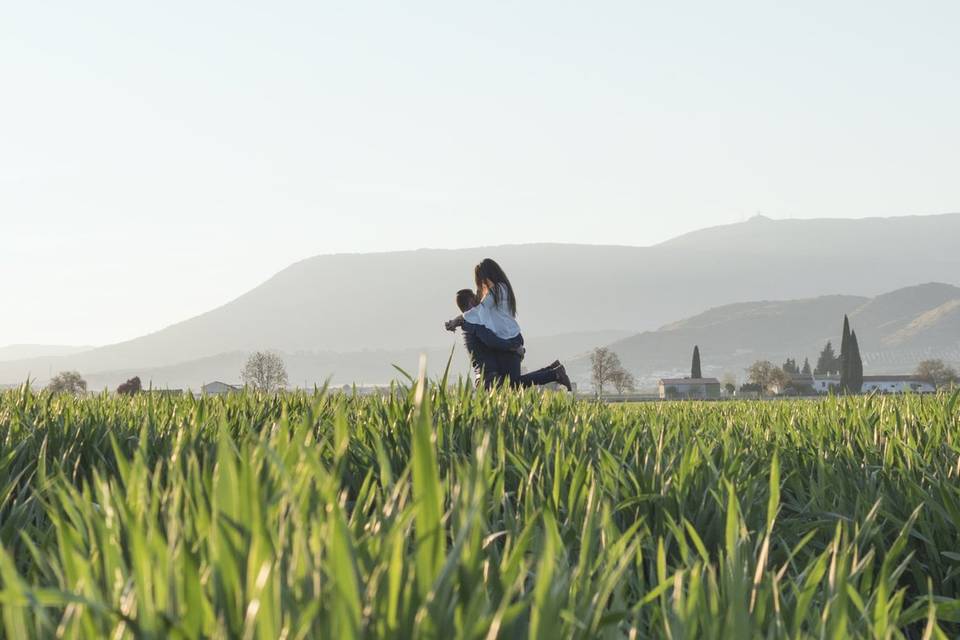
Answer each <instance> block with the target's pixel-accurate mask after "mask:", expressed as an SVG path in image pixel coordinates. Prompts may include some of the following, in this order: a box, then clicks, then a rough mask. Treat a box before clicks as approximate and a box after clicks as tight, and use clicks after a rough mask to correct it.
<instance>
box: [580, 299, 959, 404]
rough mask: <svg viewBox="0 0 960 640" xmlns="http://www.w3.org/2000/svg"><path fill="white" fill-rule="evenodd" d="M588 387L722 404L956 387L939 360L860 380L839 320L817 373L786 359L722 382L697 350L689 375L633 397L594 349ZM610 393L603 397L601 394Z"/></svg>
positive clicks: (621, 374)
mask: <svg viewBox="0 0 960 640" xmlns="http://www.w3.org/2000/svg"><path fill="white" fill-rule="evenodd" d="M591 368H592V372H591V381H592V383H593V388H594V395H597V396H599V397H605V398H608V399H610V400H614V401H615V400H617V399H623V400H644V399H648V400H649V399H659V400H685V399H690V400H719V399H723V398H744V399H746V398H755V399H758V398H764V397H815V396H822V395H829V394H836V393H845V394H857V393H860V394H870V393H873V394H897V393H919V394H929V393H935V392H936V391H937V390H938V389H939V388H942V387H954V386H956V385H957V384H958V380H960V378H958V374H957V372H956V371H955V370H954V369H953V368H952V367H950V366H947V365H946V364H944V363H943V361H941V360H924V361H922V362H920V363H919V365H918V366H917V369H916V371H915V372H913V373H909V374H906V373H905V374H883V375H864V372H863V360H862V358H861V356H860V346H859V341H858V340H857V335H856V332H855V331H853V330H851V328H850V321H849V319H848V318H847V317H846V316H844V319H843V333H842V338H841V347H840V354H839V355H836V354H835V352H834V349H833V344H832V342H830V341H828V342H827V343H826V345H825V346H824V348H823V350H822V351H821V352H820V356H819V358H818V360H817V365H816V367H811V366H810V361H809V360H808V359H804V363H803V366H802V367H801V366H799V365H798V364H797V362H796V360H794V359H792V358H788V359H787V360H786V362H784V363H783V364H782V365H780V366H777V365H775V364H773V363H772V362H770V361H768V360H758V361H757V362H754V363H753V364H752V365H751V366H750V367H749V368H748V369H747V370H746V377H747V381H746V382H744V383H743V384H741V385H739V386H738V385H737V384H736V378H735V377H734V376H732V375H729V376H725V379H723V380H721V379H718V378H715V377H704V376H703V375H702V373H701V361H700V348H699V346H697V345H695V346H694V347H693V356H692V361H691V368H690V375H689V376H686V377H682V378H677V377H673V378H660V379H659V380H658V382H657V389H656V393H655V394H652V395H651V394H642V393H636V384H635V382H634V380H633V377H632V375H631V374H630V373H629V372H627V371H625V370H624V369H623V367H622V366H621V364H620V361H619V358H618V357H617V355H616V354H615V353H613V352H612V351H611V350H610V349H607V348H605V347H599V348H597V349H595V350H594V352H593V354H592V355H591ZM610 387H612V388H613V390H614V391H615V393H613V394H607V393H605V392H604V391H605V389H609V388H610Z"/></svg>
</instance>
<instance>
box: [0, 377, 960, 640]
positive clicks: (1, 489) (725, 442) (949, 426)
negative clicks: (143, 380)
mask: <svg viewBox="0 0 960 640" xmlns="http://www.w3.org/2000/svg"><path fill="white" fill-rule="evenodd" d="M0 443H2V444H0V542H2V545H3V549H2V551H0V606H2V629H3V634H4V635H5V637H8V638H29V637H65V638H94V637H97V638H99V637H103V638H128V637H129V638H168V637H169V638H201V637H222V638H269V639H275V638H314V637H329V638H360V637H384V638H386V637H390V638H404V637H427V638H430V637H435V638H449V637H465V638H478V639H482V638H495V637H511V638H512V637H535V638H550V639H551V640H554V639H557V638H567V637H572V638H598V637H600V638H621V637H669V638H750V637H770V638H780V637H784V638H800V637H810V638H823V637H830V638H842V637H851V636H860V637H878V638H903V637H906V638H921V637H924V638H943V637H948V635H953V636H956V634H957V633H958V632H960V600H958V598H960V542H958V541H960V533H958V531H960V407H958V396H957V395H954V396H952V397H947V396H940V397H937V398H919V397H902V398H893V397H886V398H879V397H876V398H874V397H868V398H851V399H837V400H828V401H823V402H803V401H801V402H784V403H750V402H744V403H713V404H698V403H676V404H645V405H640V406H604V405H597V404H592V403H586V402H574V401H570V400H568V399H567V398H565V397H563V396H560V395H551V394H547V395H538V394H536V393H526V394H523V393H516V392H508V391H500V392H497V393H492V394H486V393H476V392H474V391H473V390H472V389H470V388H469V387H467V386H465V385H460V386H457V387H453V388H448V387H446V386H445V385H426V384H421V385H420V386H419V387H416V386H414V387H412V388H403V387H399V388H397V393H395V394H393V395H389V396H384V397H371V398H356V397H350V396H345V395H339V394H338V395H328V394H322V393H320V394H316V395H307V394H304V393H291V394H284V395H276V396H266V395H254V394H241V395H235V396H230V397H226V398H196V399H195V398H190V397H181V398H173V397H157V396H150V395H147V394H143V395H140V396H137V397H134V398H132V399H127V398H117V397H109V396H106V395H104V396H98V397H94V398H86V399H75V398H72V397H69V396H56V397H54V396H50V395H48V394H46V393H35V392H32V391H30V390H29V389H27V388H24V389H21V390H19V391H16V392H7V393H5V394H3V395H2V396H0Z"/></svg>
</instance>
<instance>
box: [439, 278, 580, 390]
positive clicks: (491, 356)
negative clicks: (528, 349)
mask: <svg viewBox="0 0 960 640" xmlns="http://www.w3.org/2000/svg"><path fill="white" fill-rule="evenodd" d="M456 300H457V307H458V308H459V309H460V311H461V312H467V311H469V310H470V309H472V308H473V307H475V306H477V296H476V294H475V293H474V292H473V291H472V290H470V289H461V290H460V291H457V297H456ZM458 326H459V327H460V329H461V330H463V342H464V345H465V346H466V347H467V352H468V353H469V354H470V362H471V364H472V365H473V369H474V371H476V375H477V384H478V385H479V384H480V383H481V381H482V383H483V386H484V387H485V388H487V389H489V388H490V387H491V386H493V385H494V384H495V383H497V382H503V381H504V380H506V379H507V372H508V371H509V365H507V363H506V362H505V360H506V358H507V357H512V358H515V357H516V353H517V352H519V353H520V356H521V357H523V353H524V348H523V347H522V346H520V347H517V346H516V345H515V344H513V343H512V342H511V341H510V340H504V339H503V338H501V337H499V336H497V334H495V333H494V332H493V331H491V330H490V329H488V328H486V327H485V326H483V325H480V324H473V323H470V322H467V321H465V320H463V317H462V316H461V317H460V318H459V319H458V320H457V322H454V323H448V324H447V329H449V330H450V331H454V330H456V327H458ZM510 382H511V383H512V384H515V385H519V386H521V387H532V386H539V385H545V384H550V383H551V382H557V383H559V384H561V385H563V386H564V387H566V388H567V391H572V390H573V385H571V384H570V377H569V376H568V375H567V370H566V369H565V368H564V366H563V365H562V364H560V361H559V360H555V361H554V362H553V363H552V364H550V365H549V366H547V367H544V368H543V369H537V370H536V371H531V372H530V373H525V374H523V375H521V376H520V378H519V379H518V380H510Z"/></svg>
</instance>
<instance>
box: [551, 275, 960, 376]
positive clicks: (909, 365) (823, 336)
mask: <svg viewBox="0 0 960 640" xmlns="http://www.w3.org/2000/svg"><path fill="white" fill-rule="evenodd" d="M844 314H849V316H850V323H851V326H852V327H853V328H854V329H855V330H856V332H857V337H858V339H859V342H860V349H861V352H862V355H863V359H864V366H865V368H866V369H867V373H909V372H911V371H912V370H913V368H914V367H915V366H916V364H917V362H919V361H920V360H923V359H925V358H943V359H945V360H948V361H952V362H960V288H958V287H955V286H952V285H948V284H941V283H930V284H924V285H918V286H912V287H905V288H901V289H898V290H896V291H892V292H890V293H886V294H883V295H879V296H876V297H873V298H866V297H861V296H821V297H817V298H810V299H803V300H788V301H762V302H748V303H740V304H731V305H725V306H722V307H718V308H714V309H710V310H708V311H705V312H704V313H701V314H698V315H696V316H693V317H691V318H688V319H686V320H682V321H680V322H674V323H671V324H668V325H665V326H664V327H662V328H660V329H658V330H656V331H646V332H643V333H640V334H637V335H634V336H631V337H629V338H625V339H623V340H619V341H616V342H614V343H612V344H611V345H610V348H611V349H613V350H614V351H615V352H616V353H617V354H618V355H619V356H620V359H621V361H622V362H623V364H624V366H625V367H626V368H627V369H628V370H630V371H631V372H633V373H634V375H636V376H637V377H638V378H639V379H640V380H641V381H642V382H643V384H645V385H646V386H649V385H651V384H653V383H654V382H655V380H656V378H658V377H661V376H675V375H678V374H680V375H689V363H690V355H691V351H692V350H693V345H695V344H696V345H699V346H700V351H701V354H702V357H703V372H704V375H710V376H718V375H722V374H723V373H726V372H729V373H733V374H735V375H737V376H738V377H739V378H741V379H742V377H743V370H744V369H745V368H746V367H747V366H749V365H750V364H751V363H752V362H754V361H756V360H759V359H765V360H771V361H773V362H775V363H777V364H780V363H782V362H783V361H784V360H786V358H794V359H796V360H797V361H798V363H799V364H802V362H803V359H804V357H807V358H809V359H810V363H811V366H815V364H816V359H817V355H818V354H819V352H820V350H821V349H822V348H823V345H824V344H825V343H826V341H827V340H831V341H833V344H834V348H835V349H836V350H837V351H839V342H840V330H841V325H842V319H843V315H844ZM588 367H589V362H588V359H587V358H585V357H583V358H580V359H578V360H576V361H575V362H573V363H571V366H570V369H571V372H572V374H573V375H574V377H577V378H579V379H580V380H581V381H584V380H586V379H587V378H588V377H589V374H588Z"/></svg>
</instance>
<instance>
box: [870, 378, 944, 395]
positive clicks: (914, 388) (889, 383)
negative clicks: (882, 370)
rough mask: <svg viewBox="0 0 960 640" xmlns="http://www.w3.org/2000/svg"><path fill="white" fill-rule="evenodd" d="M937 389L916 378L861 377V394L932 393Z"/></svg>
mask: <svg viewBox="0 0 960 640" xmlns="http://www.w3.org/2000/svg"><path fill="white" fill-rule="evenodd" d="M936 390H937V388H936V387H935V386H934V385H933V384H931V383H930V382H928V381H927V380H925V379H924V378H920V377H918V376H902V375H887V376H863V386H862V387H861V388H860V391H861V392H862V393H870V392H871V391H874V392H876V393H934V392H935V391H936Z"/></svg>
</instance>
